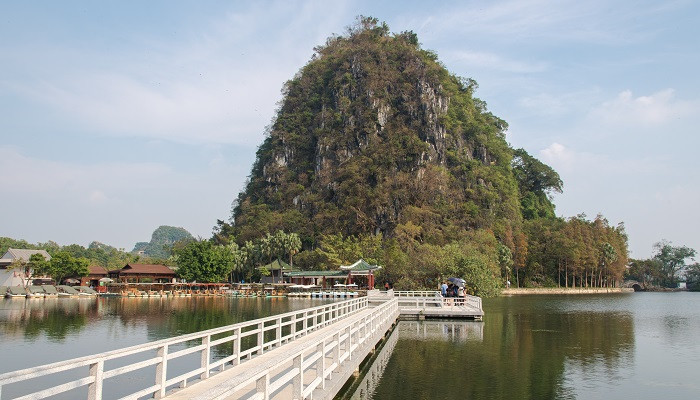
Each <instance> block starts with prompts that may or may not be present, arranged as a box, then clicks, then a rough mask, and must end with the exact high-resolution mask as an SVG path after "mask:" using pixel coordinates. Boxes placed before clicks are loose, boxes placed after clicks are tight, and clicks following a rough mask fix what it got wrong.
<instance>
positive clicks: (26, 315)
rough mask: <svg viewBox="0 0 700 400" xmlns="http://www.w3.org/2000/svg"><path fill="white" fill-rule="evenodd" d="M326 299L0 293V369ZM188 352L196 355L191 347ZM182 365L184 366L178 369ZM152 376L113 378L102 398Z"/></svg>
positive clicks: (16, 391) (73, 395) (16, 389)
mask: <svg viewBox="0 0 700 400" xmlns="http://www.w3.org/2000/svg"><path fill="white" fill-rule="evenodd" d="M327 302H328V300H322V299H295V300H288V299H286V298H259V299H258V298H248V299H233V298H223V297H202V298H191V297H190V298H187V297H183V298H170V299H168V298H143V299H142V298H136V299H134V298H131V299H129V298H124V299H122V298H97V299H80V298H78V299H31V300H24V299H23V300H17V299H12V300H10V299H0V373H2V372H8V371H14V370H19V369H23V368H28V367H33V366H37V365H41V364H46V363H50V362H55V361H63V360H67V359H71V358H75V357H81V356H87V355H91V354H95V353H100V352H104V351H109V350H114V349H120V348H123V347H127V346H132V345H136V344H142V343H147V342H151V341H155V340H159V339H164V338H168V337H173V336H178V335H182V334H186V333H191V332H196V331H201V330H204V329H209V328H214V327H219V326H225V325H230V324H233V323H236V322H242V321H248V320H252V319H255V318H260V317H265V316H268V315H273V314H280V313H284V312H287V311H292V310H297V309H302V308H308V307H313V306H317V305H321V304H324V303H327ZM229 353H230V351H229ZM226 355H228V353H227V354H221V355H218V354H216V352H215V354H214V358H218V357H219V356H220V357H223V356H226ZM193 356H194V357H195V358H196V357H198V356H197V354H194V355H193ZM135 361H136V360H135ZM194 362H198V361H196V360H195V361H194ZM194 365H196V364H194ZM170 367H171V368H172V369H173V373H176V374H177V372H178V368H179V367H178V365H177V364H176V363H173V364H171V365H170ZM169 371H170V368H169ZM182 372H184V370H182V371H180V372H179V373H182ZM78 373H79V372H75V373H74V374H73V375H74V376H73V375H71V376H72V377H73V379H77V378H79V377H81V376H82V375H81V376H78ZM83 373H84V372H83ZM153 376H154V372H149V371H146V372H141V370H140V371H137V372H136V373H133V375H130V376H125V377H123V378H115V379H112V380H111V381H108V382H106V383H105V398H106V399H114V398H119V397H121V396H124V395H126V394H127V393H129V390H131V389H132V388H133V387H138V388H145V387H148V386H150V385H152V384H153ZM57 379H58V378H47V380H45V381H42V382H37V383H36V384H37V385H39V386H40V387H39V388H38V389H43V388H46V387H51V386H52V385H56V384H57V383H63V382H65V381H61V382H58V380H57ZM120 379H121V380H120ZM33 384H34V383H32V385H33ZM27 388H28V384H27V383H18V384H15V385H9V386H7V387H4V388H3V389H2V399H7V398H15V397H17V396H20V395H22V394H26V393H27ZM31 389H34V390H36V389H37V388H34V387H32V388H31ZM86 393H87V392H86V389H84V388H82V389H77V390H75V391H73V392H68V393H65V394H63V395H61V396H57V397H56V399H59V398H60V399H70V400H73V399H77V398H85V397H86Z"/></svg>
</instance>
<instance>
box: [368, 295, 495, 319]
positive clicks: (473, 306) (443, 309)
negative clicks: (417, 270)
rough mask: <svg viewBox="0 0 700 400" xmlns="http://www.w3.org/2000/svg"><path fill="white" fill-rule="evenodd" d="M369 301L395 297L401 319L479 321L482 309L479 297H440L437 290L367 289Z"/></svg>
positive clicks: (380, 300)
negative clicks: (460, 319)
mask: <svg viewBox="0 0 700 400" xmlns="http://www.w3.org/2000/svg"><path fill="white" fill-rule="evenodd" d="M367 298H368V299H369V301H370V303H378V302H383V301H387V300H389V299H396V300H397V301H398V304H399V310H400V311H401V318H402V319H419V320H421V319H426V318H462V319H473V320H476V321H481V320H482V319H483V317H484V311H483V309H482V307H481V297H477V296H470V295H465V296H464V297H442V295H441V294H440V292H439V291H430V290H424V291H415V290H413V291H401V290H396V291H395V290H387V291H379V290H369V291H367Z"/></svg>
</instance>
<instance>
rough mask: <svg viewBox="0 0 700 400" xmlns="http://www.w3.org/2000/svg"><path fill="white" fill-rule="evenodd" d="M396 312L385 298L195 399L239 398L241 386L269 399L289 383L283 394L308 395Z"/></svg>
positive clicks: (395, 305)
mask: <svg viewBox="0 0 700 400" xmlns="http://www.w3.org/2000/svg"><path fill="white" fill-rule="evenodd" d="M398 315H399V307H398V301H397V300H395V299H394V300H390V301H387V302H385V303H383V304H381V305H379V306H377V307H375V308H374V309H372V312H371V313H368V314H367V315H364V316H362V317H359V318H348V319H347V320H346V321H347V322H346V321H345V320H344V321H341V322H340V323H338V324H337V325H333V328H332V331H331V332H328V333H326V334H324V336H323V337H322V338H320V339H318V340H314V341H313V342H312V343H307V344H305V345H304V346H303V347H301V348H295V349H290V352H289V353H286V354H285V356H282V357H280V358H276V359H275V367H274V368H270V367H269V366H268V365H260V366H258V367H257V368H253V369H252V370H247V371H245V372H243V373H241V374H240V375H236V376H234V377H233V378H231V379H229V380H227V381H226V382H225V383H223V384H222V385H221V386H222V387H214V388H212V389H211V392H205V393H200V394H198V395H197V396H196V397H195V399H197V400H198V399H200V398H201V399H204V398H212V397H216V398H233V397H235V398H238V397H239V395H240V394H238V395H237V394H236V393H237V392H240V391H242V390H244V391H247V392H246V393H245V394H246V395H248V396H249V398H260V399H269V398H270V397H271V393H273V392H277V391H278V390H279V389H281V388H283V387H287V386H288V385H292V393H285V394H286V395H288V396H290V398H297V399H305V398H309V397H310V396H311V394H312V393H313V391H314V390H316V389H318V388H322V389H323V388H325V387H326V382H327V381H328V379H330V378H331V375H332V374H333V373H334V372H336V371H338V370H339V369H341V368H342V367H343V362H344V361H345V360H352V359H355V358H356V357H359V359H360V360H361V359H362V358H364V357H365V356H366V353H364V354H363V353H360V354H359V356H358V355H355V354H356V353H358V352H359V351H360V350H362V349H363V348H364V349H366V348H367V346H370V345H371V346H373V345H374V344H375V343H376V340H377V339H378V337H381V335H383V334H384V333H385V332H386V330H387V329H388V327H389V326H391V324H392V323H393V322H394V321H396V318H397V317H398ZM309 369H314V370H315V371H314V372H315V375H316V376H315V378H314V379H310V378H311V377H309V379H305V378H304V376H305V373H307V372H306V371H307V370H309ZM307 376H308V375H307ZM309 380H310V382H308V383H306V381H309ZM253 384H255V387H254V389H252V392H251V391H249V388H250V387H251V385H253Z"/></svg>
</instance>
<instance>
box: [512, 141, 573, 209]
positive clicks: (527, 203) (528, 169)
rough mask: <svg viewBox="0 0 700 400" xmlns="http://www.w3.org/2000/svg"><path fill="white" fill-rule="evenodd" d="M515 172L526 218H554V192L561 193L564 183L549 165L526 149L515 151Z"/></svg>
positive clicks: (513, 163) (513, 164)
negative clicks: (552, 199)
mask: <svg viewBox="0 0 700 400" xmlns="http://www.w3.org/2000/svg"><path fill="white" fill-rule="evenodd" d="M512 166H513V174H514V175H515V178H516V179H517V181H518V188H519V189H520V204H521V206H522V212H523V217H524V218H526V219H535V218H553V217H554V204H552V201H551V198H550V196H551V194H552V192H557V193H561V192H562V188H563V186H564V183H563V182H562V180H561V178H559V174H558V173H557V172H556V171H555V170H554V169H552V167H550V166H549V165H547V164H545V163H543V162H542V161H540V160H538V159H536V158H535V157H532V156H531V155H530V154H529V153H528V152H527V151H525V150H524V149H517V150H515V151H514V152H513V161H512Z"/></svg>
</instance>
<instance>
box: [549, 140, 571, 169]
mask: <svg viewBox="0 0 700 400" xmlns="http://www.w3.org/2000/svg"><path fill="white" fill-rule="evenodd" d="M540 157H542V160H543V161H544V162H545V163H547V164H551V165H552V166H554V167H555V169H562V168H566V169H568V168H570V167H571V166H572V164H573V163H574V161H575V159H576V154H575V153H574V152H573V151H571V150H569V149H567V148H566V147H565V146H564V145H562V144H560V143H556V142H554V143H552V144H551V145H549V147H547V148H546V149H543V150H540Z"/></svg>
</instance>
